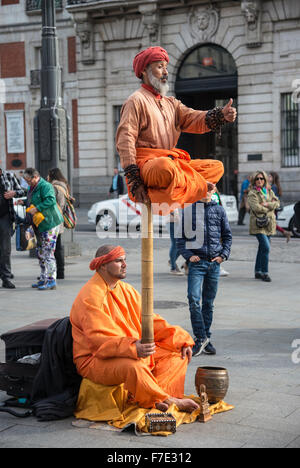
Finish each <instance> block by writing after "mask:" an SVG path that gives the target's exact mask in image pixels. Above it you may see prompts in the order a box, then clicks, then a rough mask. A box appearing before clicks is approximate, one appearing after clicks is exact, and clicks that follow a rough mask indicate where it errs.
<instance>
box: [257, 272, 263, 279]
mask: <svg viewBox="0 0 300 468" xmlns="http://www.w3.org/2000/svg"><path fill="white" fill-rule="evenodd" d="M262 277H263V274H262V273H260V272H259V271H256V272H255V279H262Z"/></svg>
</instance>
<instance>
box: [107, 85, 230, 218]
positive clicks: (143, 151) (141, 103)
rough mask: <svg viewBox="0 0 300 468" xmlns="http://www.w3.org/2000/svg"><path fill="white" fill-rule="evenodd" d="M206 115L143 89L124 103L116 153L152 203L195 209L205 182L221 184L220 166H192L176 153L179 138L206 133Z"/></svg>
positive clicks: (210, 162) (213, 163)
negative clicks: (134, 169) (134, 170)
mask: <svg viewBox="0 0 300 468" xmlns="http://www.w3.org/2000/svg"><path fill="white" fill-rule="evenodd" d="M206 114H207V111H200V110H195V109H191V108H189V107H187V106H185V105H184V104H182V102H180V101H179V100H178V99H176V98H174V97H173V96H171V97H168V96H166V97H163V98H161V99H158V98H157V97H156V96H155V95H154V94H153V93H152V92H151V91H149V90H148V89H145V88H143V87H141V88H140V89H139V90H137V91H136V92H135V93H133V94H132V95H131V96H130V97H129V98H128V99H127V101H126V102H125V103H124V105H123V107H122V112H121V119H120V124H119V126H118V130H117V134H116V146H117V150H118V153H119V155H120V159H121V164H122V167H123V168H125V167H126V166H128V165H130V164H137V165H138V166H139V168H140V171H141V177H142V179H143V181H144V183H145V185H146V186H147V187H148V193H149V196H150V199H151V202H152V203H166V204H169V205H170V204H172V203H178V202H179V203H180V206H183V205H184V204H185V203H194V202H195V201H198V200H200V199H201V198H203V197H204V196H205V195H206V193H207V185H206V180H208V181H210V182H213V183H217V182H218V181H219V180H220V179H221V177H222V175H223V173H224V167H223V163H222V162H221V161H217V160H214V159H207V160H205V159H194V160H191V158H190V156H189V155H188V153H186V152H185V151H183V150H180V149H178V148H176V145H177V142H178V139H179V137H180V135H181V133H182V132H187V133H199V134H202V133H206V132H209V131H210V129H209V128H208V127H207V126H206V123H205V117H206ZM169 155H170V156H172V158H173V159H171V158H170V157H168V156H169ZM131 198H132V197H131ZM165 211H166V212H165V213H164V214H167V212H170V210H167V209H166V210H165ZM156 212H158V210H156Z"/></svg>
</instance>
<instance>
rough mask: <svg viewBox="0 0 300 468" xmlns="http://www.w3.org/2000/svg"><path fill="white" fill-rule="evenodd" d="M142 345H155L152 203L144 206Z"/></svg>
mask: <svg viewBox="0 0 300 468" xmlns="http://www.w3.org/2000/svg"><path fill="white" fill-rule="evenodd" d="M141 341H142V343H153V342H154V332H153V217H152V208H151V202H148V203H147V204H143V206H142V340H141Z"/></svg>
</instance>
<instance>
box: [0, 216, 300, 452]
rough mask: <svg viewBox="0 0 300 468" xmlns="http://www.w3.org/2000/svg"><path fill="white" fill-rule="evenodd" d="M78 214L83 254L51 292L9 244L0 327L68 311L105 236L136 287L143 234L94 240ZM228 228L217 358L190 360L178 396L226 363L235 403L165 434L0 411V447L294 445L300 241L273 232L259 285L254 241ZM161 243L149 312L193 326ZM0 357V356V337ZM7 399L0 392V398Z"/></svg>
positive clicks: (298, 418) (299, 383) (182, 282)
mask: <svg viewBox="0 0 300 468" xmlns="http://www.w3.org/2000/svg"><path fill="white" fill-rule="evenodd" d="M80 213H81V222H80V224H79V226H78V231H77V232H75V235H74V238H75V241H76V242H79V243H80V245H81V248H82V255H81V256H80V257H73V258H68V259H67V265H66V279H65V280H62V281H58V287H57V290H55V291H46V292H39V291H36V290H32V289H31V287H30V285H31V283H32V281H33V280H34V279H35V278H36V276H37V275H38V272H39V269H38V266H37V260H36V259H34V258H29V255H28V253H27V252H25V253H23V252H21V253H20V252H15V250H14V252H13V255H12V265H13V272H14V274H15V280H14V281H15V284H16V286H17V289H16V290H12V291H10V290H5V289H2V288H0V334H2V333H4V332H6V331H8V330H10V329H14V328H17V327H21V326H24V325H27V324H29V323H32V322H34V321H37V320H41V319H43V318H50V317H51V318H52V317H54V318H56V317H57V318H61V317H64V316H67V315H68V314H69V311H70V308H71V305H72V302H73V300H74V298H75V296H76V294H77V293H78V291H79V289H80V287H81V286H82V285H83V284H84V283H85V282H86V281H87V279H88V278H89V277H90V276H91V272H90V271H89V268H88V265H89V261H90V259H91V258H92V257H93V256H94V254H95V251H96V249H97V247H98V246H99V245H100V243H103V242H104V243H112V244H121V245H123V246H124V247H125V248H126V251H127V260H128V275H127V281H128V282H130V283H131V284H133V285H134V286H135V287H136V288H137V289H138V290H140V239H121V240H118V239H109V240H106V241H103V240H101V241H100V240H99V239H98V238H97V236H96V234H95V231H94V230H93V228H90V229H89V230H88V231H87V229H88V228H87V226H86V224H87V223H86V215H85V212H84V210H81V211H80ZM85 228H87V229H85ZM82 229H84V230H82ZM233 233H234V241H233V248H232V255H231V259H230V260H229V261H228V262H226V263H225V264H224V267H225V268H226V270H228V271H229V272H230V275H229V276H228V277H224V278H221V279H220V285H219V291H218V296H217V299H216V302H215V313H214V322H213V327H212V331H213V335H212V342H213V344H214V345H215V346H216V348H217V355H216V356H207V355H200V356H198V357H195V358H193V359H192V362H191V364H190V365H189V368H188V372H187V377H186V388H185V393H186V394H196V390H195V387H194V377H195V373H196V370H197V367H198V366H205V365H211V366H222V367H226V368H227V369H228V372H229V378H230V386H229V390H228V393H227V395H226V397H225V401H226V402H227V403H229V404H232V405H234V406H235V408H234V410H232V411H229V412H226V413H222V414H217V415H215V416H213V419H212V420H211V421H210V422H208V423H207V424H200V423H194V424H188V425H182V426H180V427H179V428H178V429H177V432H176V434H174V435H171V436H168V437H153V436H148V437H138V436H136V435H135V434H134V433H119V432H113V431H107V430H104V429H98V430H96V429H90V428H80V429H79V428H76V427H74V426H72V421H73V420H74V418H68V419H65V420H61V421H53V422H38V421H37V420H36V419H35V418H34V417H30V418H27V419H17V418H14V417H13V416H11V415H9V414H6V413H0V447H50V448H54V447H91V448H92V447H95V448H96V447H101V448H109V449H114V448H118V447H128V446H130V447H134V448H143V447H146V448H151V449H153V450H155V451H159V449H162V448H170V450H171V448H173V447H176V448H179V449H187V448H193V447H198V448H204V447H215V448H223V447H228V448H231V447H233V448H249V447H262V448H266V447H290V448H292V447H294V448H299V447H300V378H299V376H300V362H299V361H300V326H299V324H300V283H299V273H300V258H299V252H300V239H292V240H291V242H290V243H289V244H287V243H286V241H285V239H283V238H279V237H277V238H274V239H273V240H272V251H271V263H270V275H271V277H272V280H273V281H272V283H263V282H262V281H259V280H255V279H253V264H254V258H255V254H256V247H257V245H256V239H255V238H253V237H250V236H248V235H247V227H237V226H233ZM168 249H169V240H168V239H155V240H154V300H155V304H157V305H158V307H159V308H156V310H155V311H156V312H158V313H160V314H161V315H162V316H163V317H165V318H166V319H167V320H168V321H169V322H170V323H172V324H178V325H181V326H182V327H184V328H185V329H187V330H188V331H189V332H190V333H191V326H190V320H189V311H188V306H187V298H186V277H174V276H171V275H170V274H169V270H168V264H167V261H168ZM178 263H179V265H181V263H182V262H181V261H180V259H179V260H178ZM297 340H298V341H297ZM293 346H295V347H293ZM0 360H1V361H2V362H3V361H4V343H3V342H2V341H1V342H0ZM6 398H7V395H6V394H5V393H4V392H0V402H1V401H3V400H5V399H6ZM106 428H107V426H106Z"/></svg>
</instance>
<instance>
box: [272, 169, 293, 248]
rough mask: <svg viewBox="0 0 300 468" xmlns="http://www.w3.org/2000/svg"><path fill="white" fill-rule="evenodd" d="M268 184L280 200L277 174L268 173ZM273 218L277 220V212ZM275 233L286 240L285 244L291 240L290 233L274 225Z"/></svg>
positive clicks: (280, 192)
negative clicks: (278, 233)
mask: <svg viewBox="0 0 300 468" xmlns="http://www.w3.org/2000/svg"><path fill="white" fill-rule="evenodd" d="M268 182H269V186H270V188H271V189H272V190H273V192H274V193H275V195H276V197H277V198H278V200H280V198H281V196H282V188H281V184H280V180H279V175H278V174H277V172H270V173H269V175H268ZM275 216H276V219H277V218H278V210H275ZM276 231H278V232H280V233H281V234H282V235H283V236H284V237H285V238H286V241H287V242H289V241H290V240H291V235H292V233H291V232H290V231H286V230H285V229H283V228H282V227H281V226H278V224H277V223H276Z"/></svg>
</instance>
